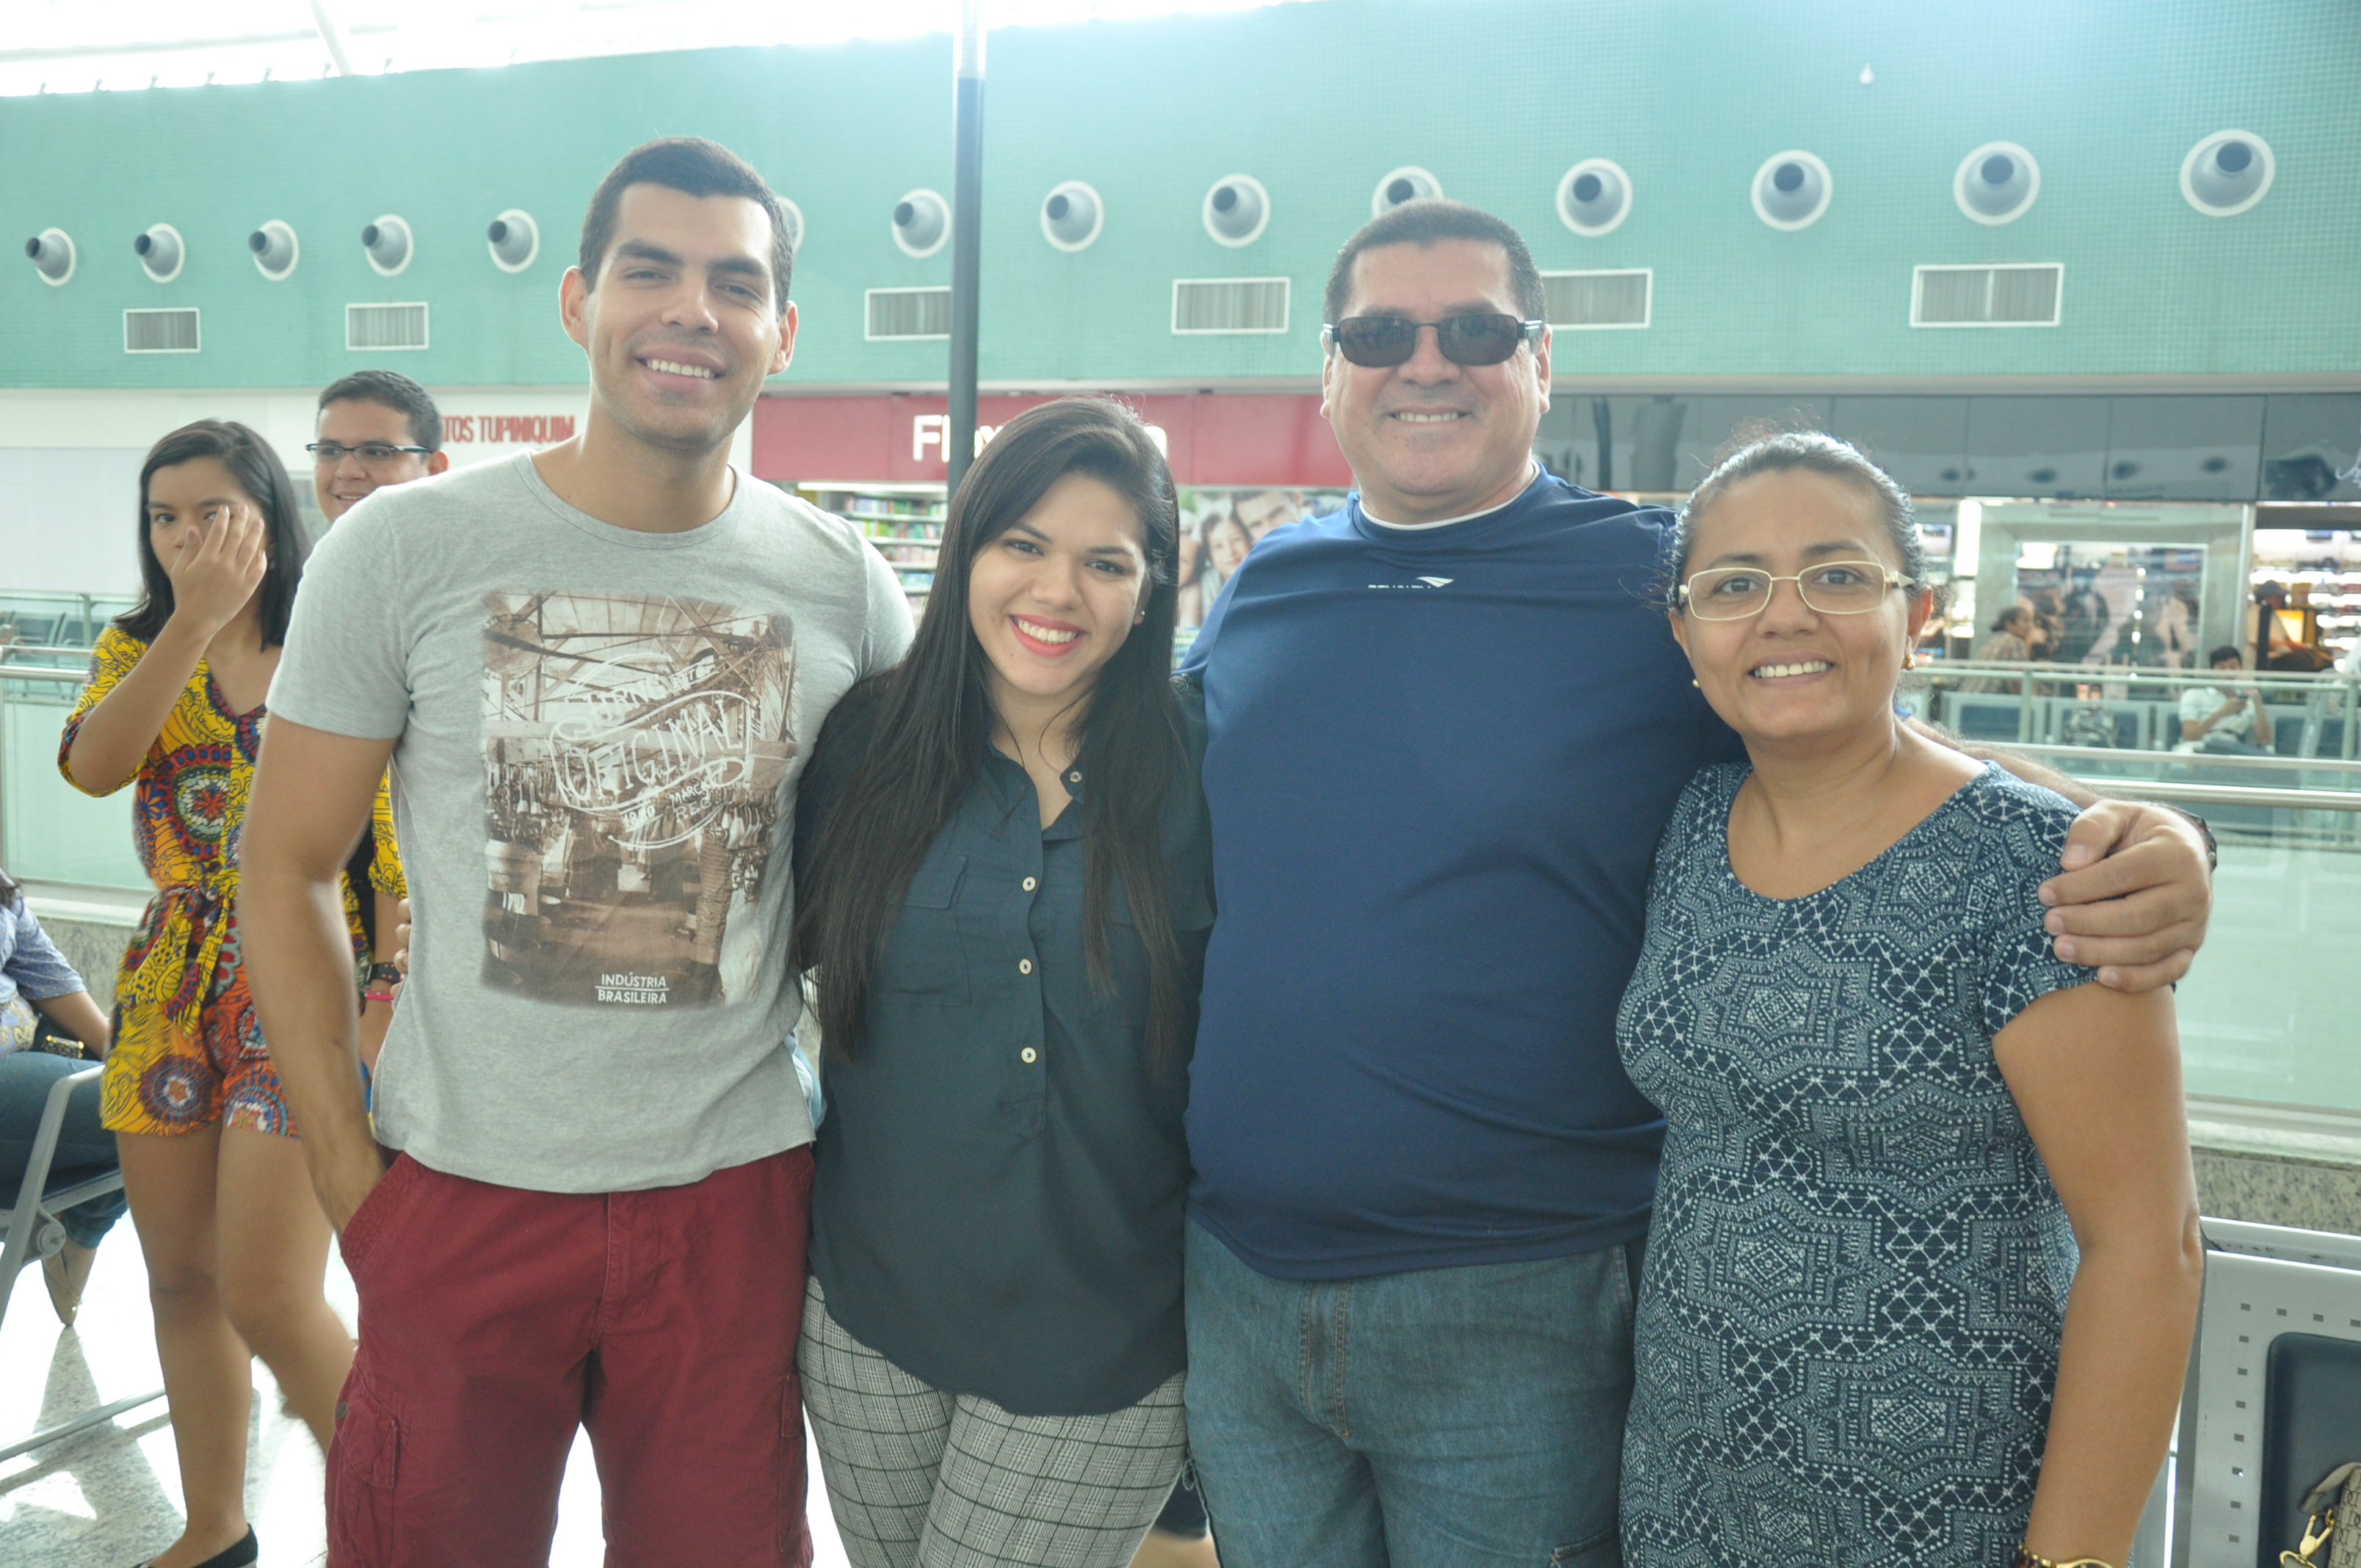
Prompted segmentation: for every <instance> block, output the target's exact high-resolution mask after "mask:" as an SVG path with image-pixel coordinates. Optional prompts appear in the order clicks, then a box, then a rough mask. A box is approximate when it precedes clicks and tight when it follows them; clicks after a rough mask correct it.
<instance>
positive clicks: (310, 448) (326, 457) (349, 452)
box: [303, 441, 431, 468]
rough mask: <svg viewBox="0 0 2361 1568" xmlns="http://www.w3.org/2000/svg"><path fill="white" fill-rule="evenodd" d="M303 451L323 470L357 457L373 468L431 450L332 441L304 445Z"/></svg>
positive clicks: (417, 455) (379, 442) (371, 442)
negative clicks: (345, 444)
mask: <svg viewBox="0 0 2361 1568" xmlns="http://www.w3.org/2000/svg"><path fill="white" fill-rule="evenodd" d="M303 450H304V451H306V452H308V453H310V454H311V455H312V461H313V462H314V463H317V464H318V465H319V466H321V467H323V468H325V467H327V466H329V465H330V464H334V463H341V462H343V461H344V460H345V459H346V457H357V458H359V459H360V460H361V462H362V464H363V465H364V466H374V465H376V464H379V463H390V462H392V461H393V460H394V459H395V458H396V457H399V456H401V455H403V454H404V453H407V454H409V455H412V456H414V457H423V456H425V455H427V453H428V452H429V451H430V450H431V449H430V448H428V447H424V446H396V445H393V444H391V443H390V442H384V441H364V442H362V443H361V444H359V445H358V446H341V445H338V444H336V443H335V442H333V441H314V442H311V443H309V444H306V445H305V446H304V448H303Z"/></svg>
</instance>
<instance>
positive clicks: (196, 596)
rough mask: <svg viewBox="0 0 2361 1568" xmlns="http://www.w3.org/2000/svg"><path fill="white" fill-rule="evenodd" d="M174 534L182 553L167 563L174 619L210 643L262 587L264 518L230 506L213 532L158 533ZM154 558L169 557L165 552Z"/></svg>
mask: <svg viewBox="0 0 2361 1568" xmlns="http://www.w3.org/2000/svg"><path fill="white" fill-rule="evenodd" d="M174 528H177V530H178V532H179V543H180V548H179V550H178V551H177V552H176V553H175V554H172V555H170V557H169V558H165V559H164V573H165V575H166V576H169V577H170V578H171V579H172V618H173V619H174V620H181V618H183V617H186V618H187V620H188V623H189V624H190V626H191V627H192V630H199V631H202V632H203V634H204V635H205V636H206V637H208V638H210V637H211V636H212V635H213V634H214V632H216V631H219V630H221V629H222V628H223V627H225V626H227V625H228V624H229V623H230V622H231V621H233V620H236V619H237V615H238V612H239V611H240V610H242V609H245V608H246V606H247V600H249V599H251V598H253V597H254V590H255V589H257V588H258V587H261V586H262V576H263V573H264V572H265V571H266V570H267V569H268V568H269V557H268V556H267V554H265V552H264V549H263V526H262V513H261V512H260V511H259V510H258V509H256V508H255V507H253V506H251V505H249V504H247V502H245V501H231V502H228V503H226V504H225V505H224V506H222V507H220V508H219V509H218V510H215V511H214V512H213V513H212V514H211V516H210V525H209V526H203V527H201V526H199V525H198V524H197V523H194V522H182V523H177V524H172V525H168V526H167V528H166V529H164V530H159V532H165V533H169V532H171V530H172V529H174ZM159 543H161V541H159ZM156 554H157V555H158V556H159V558H163V557H164V555H165V553H164V551H162V550H161V549H159V550H158V551H157V552H156Z"/></svg>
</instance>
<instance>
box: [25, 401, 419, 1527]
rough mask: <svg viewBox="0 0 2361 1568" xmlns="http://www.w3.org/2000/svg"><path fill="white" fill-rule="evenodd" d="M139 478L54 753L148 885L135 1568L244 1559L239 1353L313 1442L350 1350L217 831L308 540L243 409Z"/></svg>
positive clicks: (134, 1038)
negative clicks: (159, 1455) (169, 1537)
mask: <svg viewBox="0 0 2361 1568" xmlns="http://www.w3.org/2000/svg"><path fill="white" fill-rule="evenodd" d="M139 488H140V503H139V504H140V510H139V535H138V539H139V566H140V575H141V577H142V579H143V582H144V585H145V589H146V591H145V594H144V596H143V597H142V598H141V600H140V603H139V605H138V607H137V609H133V610H132V611H130V612H129V613H128V614H126V615H125V616H123V617H122V618H121V619H120V620H117V621H116V622H115V624H114V625H112V626H110V627H109V628H108V629H107V630H106V631H105V633H104V635H103V636H102V637H100V639H99V641H98V647H97V649H96V651H95V654H94V656H93V660H92V663H91V678H90V684H89V685H88V686H87V687H85V688H84V690H83V692H82V699H81V700H80V701H79V702H78V703H76V704H75V706H74V709H73V713H72V716H71V718H68V719H67V720H66V727H65V734H64V737H63V739H62V740H61V742H60V746H59V751H58V767H59V769H60V772H62V773H64V774H65V776H66V779H67V781H68V782H69V783H71V784H73V785H74V787H75V788H77V789H80V790H82V791H84V792H86V793H88V794H91V795H108V794H111V793H113V792H114V791H115V790H118V789H121V788H122V787H123V786H124V785H125V784H131V785H133V786H134V788H133V796H132V798H133V807H132V826H133V831H134V835H135V838H136V839H137V848H138V851H139V860H140V863H141V864H142V865H143V866H145V867H146V868H147V871H148V876H149V878H150V879H151V880H153V882H154V883H155V884H156V894H155V896H154V897H153V898H151V899H150V900H149V901H148V908H147V911H146V913H145V914H144V915H143V916H141V919H140V922H139V927H138V929H137V932H136V933H135V934H134V935H133V938H132V941H131V945H130V948H129V949H128V950H127V951H126V953H125V954H124V958H123V967H122V970H121V971H120V973H119V974H118V976H117V978H116V982H115V996H116V1005H117V1009H118V1023H117V1026H116V1029H115V1047H114V1050H113V1052H112V1053H111V1054H110V1055H109V1057H108V1058H107V1064H106V1076H105V1079H104V1094H103V1096H102V1102H101V1117H102V1120H103V1122H104V1125H105V1126H107V1127H108V1128H110V1129H112V1130H113V1131H114V1132H115V1136H116V1142H117V1144H118V1145H119V1146H120V1148H121V1150H122V1156H123V1178H124V1188H125V1190H126V1194H127V1195H128V1196H129V1198H130V1200H131V1218H132V1223H133V1224H134V1225H135V1226H136V1227H137V1230H138V1233H139V1245H140V1247H141V1249H142V1251H143V1252H144V1254H145V1255H146V1257H147V1264H148V1292H149V1296H150V1298H151V1299H152V1301H153V1304H154V1308H155V1314H156V1349H157V1354H158V1356H159V1359H160V1360H161V1361H162V1363H163V1367H164V1387H165V1392H166V1394H167V1395H168V1396H169V1397H170V1401H171V1409H172V1432H173V1442H174V1444H175V1446H176V1447H177V1448H178V1450H179V1453H180V1461H181V1491H182V1494H183V1497H184V1498H185V1501H186V1506H187V1509H188V1524H187V1528H186V1530H184V1531H183V1533H182V1535H181V1539H180V1540H179V1541H175V1542H173V1543H172V1545H171V1546H170V1548H169V1549H167V1550H166V1551H165V1552H163V1553H162V1554H160V1555H159V1556H158V1557H156V1558H155V1559H154V1560H153V1563H154V1568H241V1565H243V1564H247V1563H252V1562H254V1561H255V1557H256V1554H257V1552H258V1547H257V1543H256V1541H255V1538H254V1532H253V1530H251V1529H250V1528H249V1527H248V1526H247V1519H246V1510H245V1483H246V1433H247V1407H248V1403H249V1395H250V1393H251V1381H250V1373H249V1370H248V1365H247V1356H248V1353H249V1351H251V1352H252V1354H258V1355H260V1356H261V1357H262V1359H263V1360H264V1362H265V1363H267V1364H268V1365H269V1367H270V1370H271V1373H272V1375H273V1376H275V1377H277V1378H278V1380H279V1386H280V1389H281V1390H282V1391H283V1392H284V1394H285V1395H286V1398H287V1403H288V1406H289V1408H290V1409H292V1410H293V1411H294V1412H295V1413H296V1414H298V1415H300V1416H301V1417H302V1419H303V1420H304V1421H305V1423H306V1424H307V1425H309V1426H310V1427H311V1429H312V1433H313V1437H315V1438H316V1439H318V1440H319V1442H320V1444H321V1446H322V1447H323V1448H325V1447H326V1446H327V1442H328V1440H329V1437H330V1435H331V1433H332V1431H333V1410H334V1406H335V1398H336V1390H337V1388H338V1387H340V1386H341V1385H342V1383H343V1381H344V1378H345V1374H346V1370H347V1369H348V1368H349V1367H350V1366H351V1365H352V1357H353V1342H352V1339H351V1337H350V1336H349V1335H348V1334H347V1333H346V1332H345V1326H344V1324H343V1323H342V1322H340V1321H338V1320H337V1318H336V1316H335V1313H334V1312H333V1311H331V1310H329V1307H328V1304H327V1301H326V1299H325V1298H324V1296H323V1294H322V1292H321V1280H322V1278H323V1277H324V1270H325V1267H326V1262H327V1250H328V1238H329V1231H328V1222H327V1219H326V1216H324V1214H323V1213H322V1212H320V1207H319V1204H318V1201H316V1200H315V1199H314V1198H313V1195H312V1183H311V1179H310V1178H309V1176H308V1175H307V1174H306V1173H305V1170H304V1167H303V1155H302V1149H301V1148H300V1147H298V1146H297V1145H296V1143H295V1132H296V1129H295V1128H294V1126H293V1125H292V1124H291V1121H290V1119H289V1116H288V1112H287V1102H286V1101H285V1099H284V1098H283V1097H282V1096H281V1095H280V1088H279V1078H278V1074H277V1073H276V1072H275V1071H274V1070H273V1069H272V1067H271V1063H270V1057H269V1051H268V1049H267V1048H266V1047H265V1045H264V1043H263V1039H262V1036H261V1033H260V1031H259V1029H258V1027H257V1025H256V1023H255V1015H254V1007H253V1003H252V1001H251V999H250V998H249V997H248V995H247V983H246V973H245V966H244V965H243V964H242V963H241V962H240V961H239V956H238V938H237V909H236V897H237V842H238V834H239V831H240V829H241V828H242V827H243V826H244V822H245V817H246V802H247V791H248V789H249V788H250V787H251V784H252V782H253V777H254V758H255V752H256V750H257V748H258V746H259V745H260V743H261V734H262V724H263V718H264V713H263V697H264V696H265V694H266V693H267V692H268V691H269V687H270V678H271V675H272V674H273V673H274V672H275V671H276V670H277V669H278V666H279V651H280V641H281V640H282V639H283V638H284V636H285V634H286V630H287V617H288V611H289V609H290V608H291V606H292V604H293V602H294V598H295V586H296V583H297V582H298V580H299V579H300V578H301V576H302V570H303V557H304V554H305V553H306V550H307V546H306V544H305V542H304V538H303V532H302V523H301V521H299V516H298V512H297V510H296V501H295V490H294V487H293V486H292V485H291V483H290V482H289V480H288V477H287V470H286V469H285V467H284V466H281V465H280V461H279V458H278V456H277V455H276V454H275V453H273V452H272V451H271V450H270V448H269V445H268V444H265V443H264V441H263V440H262V438H261V437H260V436H258V435H257V434H256V433H254V432H253V431H251V430H249V429H247V427H246V426H244V425H241V424H233V423H226V422H220V421H215V420H201V421H199V422H196V423H194V424H191V425H186V426H183V427H182V428H181V429H179V430H176V431H174V432H172V433H170V435H167V436H165V437H164V438H163V439H162V440H161V441H159V442H158V443H157V444H156V445H155V446H154V447H153V448H152V449H151V450H150V451H149V452H148V457H147V461H146V462H145V463H144V464H143V465H142V466H141V467H140V474H139ZM377 822H378V827H377V833H378V835H379V841H378V844H377V850H378V853H377V854H376V856H375V859H374V861H373V868H372V871H371V872H370V880H371V881H372V882H373V883H375V886H374V887H373V888H366V889H354V888H352V887H349V886H348V887H347V888H346V906H347V908H346V912H347V915H348V916H349V917H350V924H351V927H352V929H353V933H354V951H355V958H356V962H357V964H358V965H363V966H365V965H366V963H367V960H368V953H367V951H366V948H365V945H364V940H363V938H362V935H361V931H362V922H361V921H360V919H359V910H358V906H357V900H356V897H355V894H356V893H358V894H360V895H361V896H367V897H373V898H377V899H379V900H382V901H384V902H383V903H382V905H380V906H379V910H381V911H382V914H381V917H380V918H379V919H377V920H376V921H375V922H374V924H375V926H376V928H377V929H379V930H383V931H387V932H390V931H391V930H392V929H393V926H394V922H395V919H396V916H395V915H394V913H393V905H392V901H393V900H395V899H398V898H399V897H400V896H401V892H402V884H401V867H400V864H399V862H398V861H396V859H395V857H394V854H393V845H392V842H391V837H390V832H391V829H390V816H389V814H388V812H387V807H386V801H385V796H384V792H383V791H382V789H380V791H379V799H378V817H377ZM379 910H372V912H371V913H372V914H373V915H377V914H379ZM360 972H361V970H360V969H357V970H356V978H358V976H359V974H360ZM389 1017H390V1003H369V1004H368V1010H367V1012H366V1014H364V1017H363V1021H362V1028H363V1030H364V1037H365V1043H366V1045H368V1046H373V1045H375V1044H377V1043H381V1042H382V1041H383V1039H384V1037H385V1027H386V1025H387V1023H388V1021H389ZM366 1054H368V1056H371V1057H373V1056H374V1055H375V1052H374V1050H373V1049H368V1050H367V1051H366Z"/></svg>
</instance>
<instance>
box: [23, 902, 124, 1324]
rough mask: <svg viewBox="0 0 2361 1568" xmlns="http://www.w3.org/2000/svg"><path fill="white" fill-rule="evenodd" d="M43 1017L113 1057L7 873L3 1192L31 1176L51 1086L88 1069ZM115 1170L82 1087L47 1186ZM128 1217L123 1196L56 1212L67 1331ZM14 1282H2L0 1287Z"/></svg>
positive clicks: (56, 1302) (109, 1143)
mask: <svg viewBox="0 0 2361 1568" xmlns="http://www.w3.org/2000/svg"><path fill="white" fill-rule="evenodd" d="M36 1014H38V1017H39V1018H46V1019H48V1020H49V1023H50V1024H52V1025H55V1026H56V1028H57V1029H58V1030H60V1031H61V1032H62V1033H63V1034H64V1035H65V1036H67V1037H68V1038H69V1039H76V1040H80V1041H81V1042H82V1051H83V1053H84V1054H85V1055H87V1056H88V1057H90V1058H91V1059H92V1060H97V1059H100V1058H104V1056H105V1055H106V1040H107V1028H106V1017H105V1015H104V1014H102V1013H100V1012H99V1010H98V1004H97V1003H94V1002H93V1001H92V1000H91V999H90V989H89V988H88V987H87V986H85V985H83V984H82V976H80V975H78V974H76V973H75V972H74V969H73V966H72V965H71V964H70V963H68V962H66V959H65V955H64V954H63V953H60V952H59V951H58V949H57V944H55V943H54V942H51V941H50V940H49V936H48V934H47V933H46V932H44V931H43V930H42V929H41V923H40V922H39V921H38V920H36V919H34V918H33V912H32V910H31V909H30V908H28V907H27V905H26V904H25V894H24V891H23V890H22V889H21V888H19V887H18V886H17V885H16V883H15V881H14V880H12V879H11V878H10V877H9V875H8V874H7V872H0V1192H5V1191H7V1190H10V1189H12V1188H14V1187H15V1186H16V1184H17V1183H18V1182H20V1181H22V1180H23V1179H25V1168H26V1166H27V1163H28V1162H29V1161H30V1160H31V1159H32V1157H33V1140H34V1139H35V1137H36V1136H38V1134H39V1132H40V1128H41V1113H42V1111H43V1110H44V1109H46V1108H47V1106H48V1105H49V1090H50V1087H51V1086H52V1085H54V1084H55V1083H56V1082H57V1081H58V1080H60V1079H61V1078H69V1077H71V1076H72V1075H73V1074H75V1073H77V1072H80V1071H82V1069H84V1068H85V1067H87V1066H88V1065H89V1063H88V1062H85V1061H82V1060H80V1059H77V1058H73V1057H67V1056H60V1055H57V1054H55V1052H54V1051H53V1049H52V1048H51V1047H50V1046H49V1045H48V1044H46V1043H43V1042H40V1041H38V1039H37V1038H36V1036H37V1035H38V1033H39V1029H40V1025H39V1023H38V1020H37V1018H36ZM113 1169H115V1135H114V1134H112V1133H110V1132H107V1131H106V1130H105V1129H104V1128H103V1127H101V1126H100V1125H99V1124H98V1085H97V1084H96V1083H95V1082H91V1083H85V1084H82V1085H80V1086H78V1087H77V1088H76V1089H75V1090H74V1092H73V1098H72V1099H71V1100H69V1101H68V1102H66V1120H65V1125H64V1126H62V1127H61V1128H60V1129H59V1131H58V1144H57V1149H56V1151H55V1153H53V1154H52V1155H51V1156H50V1158H49V1183H48V1185H49V1186H52V1187H54V1186H58V1185H60V1184H61V1183H60V1179H61V1178H71V1179H79V1180H87V1179H90V1178H91V1177H93V1176H101V1175H104V1174H105V1173H106V1172H107V1171H110V1170H113ZM122 1217H123V1193H122V1191H121V1190H119V1189H118V1190H115V1191H113V1192H110V1193H108V1194H106V1195H105V1196H104V1197H103V1198H93V1199H92V1200H91V1201H89V1202H87V1203H82V1204H77V1205H76V1206H75V1207H73V1208H71V1209H68V1210H65V1211H64V1212H61V1213H60V1214H59V1215H58V1223H60V1224H61V1225H63V1226H64V1227H65V1233H66V1245H65V1250H64V1251H62V1252H60V1253H57V1254H54V1255H51V1256H49V1257H46V1258H43V1259H42V1260H41V1275H42V1277H43V1279H44V1280H45V1281H46V1282H47V1284H48V1285H49V1305H50V1306H51V1307H53V1308H55V1309H57V1314H58V1321H60V1322H61V1323H64V1324H65V1325H66V1326H68V1327H69V1328H71V1326H72V1325H73V1321H74V1312H75V1310H77V1309H78V1308H80V1307H81V1305H82V1286H83V1285H84V1284H85V1283H87V1282H88V1280H89V1278H90V1266H91V1264H92V1263H93V1261H94V1260H95V1259H96V1258H97V1256H98V1244H99V1242H100V1240H101V1239H102V1238H104V1236H105V1234H106V1233H107V1231H108V1229H109V1228H111V1227H112V1226H113V1225H114V1223H115V1221H117V1220H119V1219H121V1218H122ZM14 1283H15V1281H14V1280H6V1279H0V1290H5V1289H7V1288H9V1287H10V1286H11V1285H13V1284H14Z"/></svg>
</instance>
